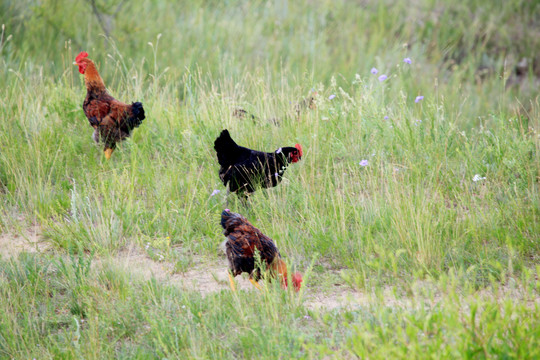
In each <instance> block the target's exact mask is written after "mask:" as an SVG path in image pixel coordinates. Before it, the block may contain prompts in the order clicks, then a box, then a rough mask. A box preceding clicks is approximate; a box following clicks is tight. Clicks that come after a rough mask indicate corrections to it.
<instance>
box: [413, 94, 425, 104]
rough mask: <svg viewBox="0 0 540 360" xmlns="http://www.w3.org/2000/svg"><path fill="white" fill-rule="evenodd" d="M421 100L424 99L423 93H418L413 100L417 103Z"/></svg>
mask: <svg viewBox="0 0 540 360" xmlns="http://www.w3.org/2000/svg"><path fill="white" fill-rule="evenodd" d="M422 100H424V96H423V95H419V96H417V97H416V99H414V102H415V103H417V104H418V103H419V102H420V101H422Z"/></svg>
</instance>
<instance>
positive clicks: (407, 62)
mask: <svg viewBox="0 0 540 360" xmlns="http://www.w3.org/2000/svg"><path fill="white" fill-rule="evenodd" d="M403 62H404V63H406V64H409V65H410V64H412V60H411V58H405V59H403Z"/></svg>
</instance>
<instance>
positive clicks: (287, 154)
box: [214, 130, 302, 198]
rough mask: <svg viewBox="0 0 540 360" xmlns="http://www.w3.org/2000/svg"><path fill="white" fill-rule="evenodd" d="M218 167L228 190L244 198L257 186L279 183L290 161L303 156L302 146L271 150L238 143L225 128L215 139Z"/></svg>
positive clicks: (296, 160)
mask: <svg viewBox="0 0 540 360" xmlns="http://www.w3.org/2000/svg"><path fill="white" fill-rule="evenodd" d="M214 149H215V150H216V153H217V158H218V162H219V165H221V168H220V169H219V177H220V179H221V181H223V185H225V186H227V184H228V185H229V191H230V192H234V193H237V195H238V196H240V197H243V198H246V194H250V193H252V192H254V191H255V190H256V188H257V187H263V188H269V187H274V186H276V185H277V184H279V183H280V182H281V179H282V176H283V173H284V172H285V170H286V168H287V166H288V165H289V164H290V163H296V162H298V161H299V160H300V159H302V147H301V146H300V144H296V145H295V146H294V147H280V148H279V149H277V150H276V151H274V152H273V153H265V152H261V151H256V150H251V149H248V148H245V147H242V146H238V145H237V144H236V143H235V142H234V140H233V139H232V138H231V135H230V134H229V131H228V130H223V131H222V132H221V134H220V135H219V137H218V138H217V139H216V141H215V142H214Z"/></svg>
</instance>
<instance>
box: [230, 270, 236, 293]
mask: <svg viewBox="0 0 540 360" xmlns="http://www.w3.org/2000/svg"><path fill="white" fill-rule="evenodd" d="M229 284H230V285H231V290H232V291H236V284H235V283H234V279H233V277H232V275H231V273H229Z"/></svg>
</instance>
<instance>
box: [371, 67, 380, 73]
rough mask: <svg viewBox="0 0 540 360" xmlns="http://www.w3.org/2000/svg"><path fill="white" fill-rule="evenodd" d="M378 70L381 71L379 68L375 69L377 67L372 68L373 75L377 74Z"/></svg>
mask: <svg viewBox="0 0 540 360" xmlns="http://www.w3.org/2000/svg"><path fill="white" fill-rule="evenodd" d="M378 72H379V70H377V69H375V68H371V73H372V74H373V75H375V74H376V73H378Z"/></svg>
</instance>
